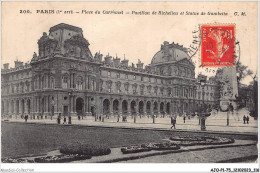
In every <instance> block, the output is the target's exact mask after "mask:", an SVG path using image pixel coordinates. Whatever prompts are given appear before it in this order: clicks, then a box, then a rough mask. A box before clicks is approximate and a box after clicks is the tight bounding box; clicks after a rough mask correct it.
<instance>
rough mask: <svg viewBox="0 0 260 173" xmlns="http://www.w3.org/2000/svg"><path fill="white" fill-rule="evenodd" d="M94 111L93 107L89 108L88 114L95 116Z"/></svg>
mask: <svg viewBox="0 0 260 173" xmlns="http://www.w3.org/2000/svg"><path fill="white" fill-rule="evenodd" d="M94 111H95V107H94V106H91V108H90V112H91V115H92V116H95V114H94Z"/></svg>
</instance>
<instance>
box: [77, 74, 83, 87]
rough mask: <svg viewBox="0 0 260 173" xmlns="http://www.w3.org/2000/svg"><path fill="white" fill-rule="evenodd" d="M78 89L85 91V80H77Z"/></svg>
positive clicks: (79, 78)
mask: <svg viewBox="0 0 260 173" xmlns="http://www.w3.org/2000/svg"><path fill="white" fill-rule="evenodd" d="M76 89H78V90H83V79H82V77H81V76H78V78H77V83H76Z"/></svg>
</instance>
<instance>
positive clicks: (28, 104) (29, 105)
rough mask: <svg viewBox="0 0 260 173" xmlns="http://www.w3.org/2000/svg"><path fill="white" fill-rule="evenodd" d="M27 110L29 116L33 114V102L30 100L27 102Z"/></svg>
mask: <svg viewBox="0 0 260 173" xmlns="http://www.w3.org/2000/svg"><path fill="white" fill-rule="evenodd" d="M27 110H28V114H30V113H31V100H30V99H28V100H27Z"/></svg>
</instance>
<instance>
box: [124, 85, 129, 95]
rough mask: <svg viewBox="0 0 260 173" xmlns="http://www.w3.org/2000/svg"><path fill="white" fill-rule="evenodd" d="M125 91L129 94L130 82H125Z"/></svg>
mask: <svg viewBox="0 0 260 173" xmlns="http://www.w3.org/2000/svg"><path fill="white" fill-rule="evenodd" d="M125 91H126V93H127V94H128V92H129V83H125Z"/></svg>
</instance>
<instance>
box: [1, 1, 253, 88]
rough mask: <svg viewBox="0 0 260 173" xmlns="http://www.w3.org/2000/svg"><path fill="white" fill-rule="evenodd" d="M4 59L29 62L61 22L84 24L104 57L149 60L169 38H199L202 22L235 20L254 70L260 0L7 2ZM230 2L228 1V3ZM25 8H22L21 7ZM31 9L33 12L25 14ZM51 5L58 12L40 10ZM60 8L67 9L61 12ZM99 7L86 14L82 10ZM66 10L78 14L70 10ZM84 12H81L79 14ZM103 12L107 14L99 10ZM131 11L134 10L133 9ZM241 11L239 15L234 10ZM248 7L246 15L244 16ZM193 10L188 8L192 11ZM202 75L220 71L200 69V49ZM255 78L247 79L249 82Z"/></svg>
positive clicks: (243, 56) (243, 54)
mask: <svg viewBox="0 0 260 173" xmlns="http://www.w3.org/2000/svg"><path fill="white" fill-rule="evenodd" d="M2 3H3V4H2V47H1V52H2V55H1V64H2V65H3V64H4V63H10V66H11V67H13V66H14V61H15V60H17V59H18V60H20V61H24V62H29V61H30V60H31V58H32V55H33V52H36V53H37V54H38V45H37V41H38V39H39V38H40V37H41V36H42V34H43V32H46V33H49V28H50V27H52V26H54V25H57V24H59V23H67V24H70V25H74V26H77V27H80V28H82V29H83V34H84V37H85V38H86V39H87V40H88V41H89V43H90V46H89V48H90V50H91V52H92V54H93V55H94V54H95V52H99V51H100V52H101V53H102V54H103V55H104V56H105V55H107V54H108V53H109V54H110V55H111V56H116V55H117V56H118V57H119V58H121V59H123V57H124V55H125V58H126V59H129V62H130V63H137V62H138V59H140V60H141V61H142V62H144V64H145V65H147V64H150V63H151V60H152V57H153V56H154V55H155V53H156V52H158V51H159V50H160V47H161V44H163V42H164V41H168V42H170V43H172V42H175V43H178V44H180V45H183V46H184V47H186V48H188V47H189V46H190V45H191V44H192V41H193V36H194V34H193V33H192V31H194V30H198V28H199V25H202V24H215V25H216V24H235V26H236V33H235V35H236V39H237V40H238V41H239V45H240V61H241V62H242V64H244V65H246V66H248V67H249V69H251V70H252V71H253V72H256V71H257V68H258V66H257V64H258V55H257V38H258V37H257V17H256V16H257V6H256V4H257V2H153V3H151V2H150V3H149V2H141V3H140V2H2ZM224 3H225V4H224ZM21 10H22V11H21ZM27 10H29V11H30V12H31V13H24V11H26V12H27ZM37 10H47V12H51V10H54V14H48V13H47V14H46V13H37ZM57 10H62V12H61V13H59V14H56V12H57ZM83 10H85V11H93V13H94V14H85V13H82V11H83ZM64 11H68V12H71V11H73V14H64ZM76 11H78V12H79V13H78V14H77V13H75V12H76ZM96 11H99V12H100V13H101V14H95V12H96ZM103 11H123V13H124V14H123V15H117V14H103ZM142 11H146V12H150V14H152V12H153V11H154V12H157V13H158V12H159V11H164V12H165V11H168V12H175V13H178V15H139V14H138V12H142ZM127 12H128V13H129V14H127ZM181 12H184V14H186V13H187V12H198V13H201V12H205V13H206V14H207V13H208V12H220V13H221V12H227V13H228V15H227V16H223V15H220V16H211V15H180V13H181ZM235 12H238V13H237V14H239V16H235V15H234V13H235ZM241 12H245V14H246V16H241ZM187 14H188V13H187ZM192 60H193V61H194V62H196V70H195V72H196V74H198V73H202V74H205V75H208V76H212V75H214V73H212V70H216V68H210V69H211V72H209V71H206V69H205V68H199V61H200V51H198V52H197V54H196V55H195V56H194V57H193V59H192ZM250 80H251V79H250V77H247V78H246V79H245V80H243V83H245V84H248V83H249V82H250Z"/></svg>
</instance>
